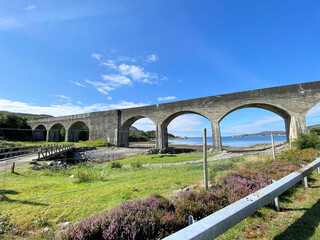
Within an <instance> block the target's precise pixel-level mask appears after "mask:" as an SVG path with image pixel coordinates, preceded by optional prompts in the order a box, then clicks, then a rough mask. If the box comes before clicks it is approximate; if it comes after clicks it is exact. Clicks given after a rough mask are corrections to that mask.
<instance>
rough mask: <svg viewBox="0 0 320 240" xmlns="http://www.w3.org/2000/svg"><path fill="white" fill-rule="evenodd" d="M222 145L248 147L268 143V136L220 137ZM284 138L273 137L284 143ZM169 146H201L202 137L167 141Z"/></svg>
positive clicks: (269, 141) (208, 139)
mask: <svg viewBox="0 0 320 240" xmlns="http://www.w3.org/2000/svg"><path fill="white" fill-rule="evenodd" d="M221 140H222V145H223V146H230V147H249V146H252V145H255V144H258V143H270V144H271V137H270V136H263V137H222V138H221ZM285 140H286V137H285V136H274V141H275V142H281V141H285ZM169 143H170V144H176V145H179V144H185V145H202V143H203V141H202V137H189V138H188V139H169ZM207 144H208V145H210V144H212V137H208V138H207Z"/></svg>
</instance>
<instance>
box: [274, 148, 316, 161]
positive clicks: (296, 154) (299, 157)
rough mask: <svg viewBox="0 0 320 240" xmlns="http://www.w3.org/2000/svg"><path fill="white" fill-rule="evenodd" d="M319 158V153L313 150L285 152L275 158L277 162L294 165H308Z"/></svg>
mask: <svg viewBox="0 0 320 240" xmlns="http://www.w3.org/2000/svg"><path fill="white" fill-rule="evenodd" d="M318 156H319V152H318V151H317V150H315V149H303V150H294V149H293V150H287V151H284V152H282V153H280V154H278V156H277V160H279V161H281V162H288V163H294V164H302V163H310V162H312V161H313V160H314V159H315V158H316V157H318Z"/></svg>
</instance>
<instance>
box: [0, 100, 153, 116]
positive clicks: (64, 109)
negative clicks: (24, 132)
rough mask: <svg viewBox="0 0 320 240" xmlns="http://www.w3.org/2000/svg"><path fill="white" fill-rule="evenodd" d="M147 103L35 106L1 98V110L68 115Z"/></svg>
mask: <svg viewBox="0 0 320 240" xmlns="http://www.w3.org/2000/svg"><path fill="white" fill-rule="evenodd" d="M145 105H147V104H146V103H133V102H126V101H120V102H119V103H117V104H101V103H96V104H93V105H88V106H80V105H74V104H71V103H67V104H60V105H50V106H46V107H43V106H34V105H30V104H28V103H23V102H19V101H11V100H6V99H0V110H2V111H9V112H20V113H31V114H48V115H52V116H55V117H57V116H67V115H73V114H81V113H90V112H96V111H105V110H111V109H121V108H131V107H140V106H145Z"/></svg>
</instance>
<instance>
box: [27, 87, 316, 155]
mask: <svg viewBox="0 0 320 240" xmlns="http://www.w3.org/2000/svg"><path fill="white" fill-rule="evenodd" d="M318 102H320V81H317V82H308V83H302V84H294V85H287V86H280V87H272V88H265V89H257V90H252V91H245V92H237V93H231V94H224V95H217V96H211V97H203V98H197V99H190V100H184V101H177V102H171V103H164V104H157V105H150V106H145V107H137V108H128V109H121V110H109V111H102V112H93V113H87V114H78V115H71V116H64V117H53V118H45V119H39V120H31V121H28V124H29V125H30V126H31V128H32V130H33V133H34V137H35V139H36V140H46V141H61V140H63V141H78V140H79V139H80V138H81V136H80V135H81V134H88V136H87V138H88V139H89V140H96V139H106V140H107V141H110V142H112V143H114V144H115V145H116V146H120V147H128V146H129V128H130V126H131V125H132V124H133V123H134V122H135V121H137V120H138V119H141V118H149V119H150V120H151V121H152V122H153V123H154V124H155V126H156V148H159V149H161V148H164V147H167V146H168V130H167V128H168V125H169V124H170V122H171V121H172V120H173V119H175V118H176V117H178V116H180V115H183V114H187V113H194V114H198V115H201V116H203V117H205V118H206V119H208V120H209V121H210V122H211V125H212V137H213V149H214V150H216V151H221V149H222V145H221V136H220V126H219V123H220V121H221V120H222V119H223V118H224V117H225V116H227V115H228V114H230V113H231V112H233V111H236V110H238V109H242V108H250V107H255V108H262V109H265V110H269V111H271V112H274V113H275V114H277V115H279V116H280V117H282V118H283V119H284V122H285V128H286V135H287V140H288V141H289V140H290V139H296V138H297V136H298V133H307V132H308V129H307V126H306V118H305V116H306V114H307V113H308V112H309V111H310V109H311V108H312V107H313V106H315V105H316V104H317V103H318ZM63 128H64V129H65V139H59V138H61V135H59V134H60V131H61V129H63ZM84 129H85V131H82V130H84ZM59 136H60V137H59Z"/></svg>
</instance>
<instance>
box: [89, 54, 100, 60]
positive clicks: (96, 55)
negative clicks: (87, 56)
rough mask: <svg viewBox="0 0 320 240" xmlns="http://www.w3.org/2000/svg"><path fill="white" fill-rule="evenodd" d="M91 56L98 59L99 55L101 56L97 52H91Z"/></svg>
mask: <svg viewBox="0 0 320 240" xmlns="http://www.w3.org/2000/svg"><path fill="white" fill-rule="evenodd" d="M91 57H93V58H94V59H97V60H100V59H101V57H102V55H101V54H99V53H92V54H91Z"/></svg>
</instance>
